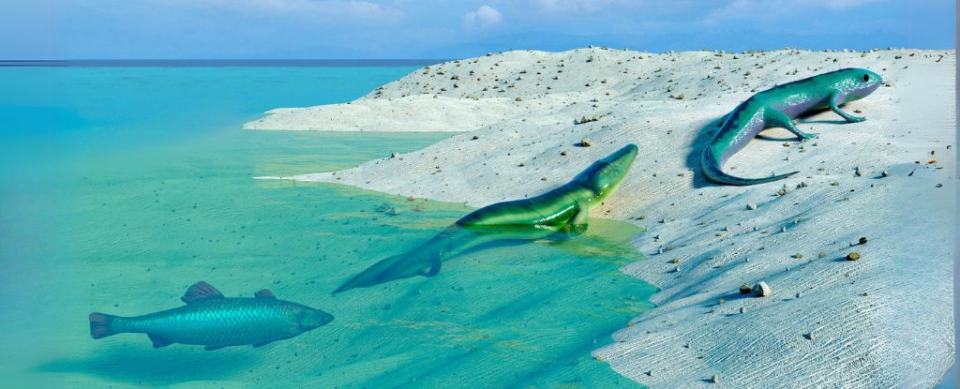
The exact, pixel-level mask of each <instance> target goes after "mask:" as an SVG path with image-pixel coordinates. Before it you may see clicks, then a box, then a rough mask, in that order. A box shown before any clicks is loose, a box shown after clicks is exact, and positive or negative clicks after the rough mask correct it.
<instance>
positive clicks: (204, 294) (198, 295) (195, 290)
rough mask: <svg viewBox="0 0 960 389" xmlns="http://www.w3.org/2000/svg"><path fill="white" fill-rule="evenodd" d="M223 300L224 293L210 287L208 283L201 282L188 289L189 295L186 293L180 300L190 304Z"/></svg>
mask: <svg viewBox="0 0 960 389" xmlns="http://www.w3.org/2000/svg"><path fill="white" fill-rule="evenodd" d="M222 298H223V293H220V291H219V290H217V288H214V287H213V286H210V284H208V283H206V282H203V281H200V282H198V283H196V284H193V286H191V287H190V288H189V289H187V293H185V294H184V295H183V297H181V298H180V300H183V302H185V303H187V304H190V303H194V302H196V301H200V300H206V299H222Z"/></svg>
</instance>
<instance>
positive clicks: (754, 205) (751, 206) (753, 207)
mask: <svg viewBox="0 0 960 389" xmlns="http://www.w3.org/2000/svg"><path fill="white" fill-rule="evenodd" d="M747 209H749V210H751V211H753V210H755V209H757V205H756V204H753V203H750V204H747Z"/></svg>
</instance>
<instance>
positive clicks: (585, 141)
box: [580, 138, 593, 147]
mask: <svg viewBox="0 0 960 389" xmlns="http://www.w3.org/2000/svg"><path fill="white" fill-rule="evenodd" d="M592 145H593V142H591V141H590V138H583V139H581V140H580V147H590V146H592Z"/></svg>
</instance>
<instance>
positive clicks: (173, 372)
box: [31, 339, 258, 386]
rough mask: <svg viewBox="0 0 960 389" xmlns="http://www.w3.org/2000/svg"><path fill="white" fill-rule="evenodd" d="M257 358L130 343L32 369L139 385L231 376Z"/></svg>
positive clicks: (234, 352)
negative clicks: (153, 347)
mask: <svg viewBox="0 0 960 389" xmlns="http://www.w3.org/2000/svg"><path fill="white" fill-rule="evenodd" d="M144 340H145V339H144ZM257 360H258V358H257V357H256V356H255V353H253V352H251V351H249V350H241V349H236V350H230V351H226V352H209V351H204V350H203V349H201V348H197V349H186V348H173V349H164V350H154V349H151V348H146V347H141V346H136V345H130V346H116V347H110V348H106V349H103V350H101V351H97V352H96V353H95V354H91V355H89V356H86V357H83V358H66V359H58V360H54V361H50V362H47V363H44V364H41V365H38V366H36V367H34V368H33V369H31V370H32V371H34V372H41V373H79V374H85V375H89V376H94V377H101V378H106V379H110V380H114V381H119V382H125V383H136V384H137V385H149V386H158V385H159V386H167V385H173V384H177V383H182V382H190V381H209V380H217V379H222V378H226V377H230V376H232V375H234V374H236V373H237V372H240V371H242V370H244V369H246V368H248V367H249V366H250V365H252V364H254V363H255V362H256V361H257Z"/></svg>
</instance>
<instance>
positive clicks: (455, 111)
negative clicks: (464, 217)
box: [246, 48, 957, 388]
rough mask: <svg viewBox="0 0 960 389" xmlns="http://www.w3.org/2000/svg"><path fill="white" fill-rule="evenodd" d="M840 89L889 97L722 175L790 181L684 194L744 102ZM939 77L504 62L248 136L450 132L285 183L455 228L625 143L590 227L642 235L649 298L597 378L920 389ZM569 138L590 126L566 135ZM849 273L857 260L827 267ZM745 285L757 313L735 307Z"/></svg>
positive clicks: (930, 349)
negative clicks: (868, 85)
mask: <svg viewBox="0 0 960 389" xmlns="http://www.w3.org/2000/svg"><path fill="white" fill-rule="evenodd" d="M844 67H866V68H869V69H871V70H874V71H876V72H878V73H880V74H881V75H882V76H883V77H884V80H885V81H886V82H887V86H886V87H883V88H880V89H879V90H878V91H877V92H875V93H874V94H873V95H871V96H869V97H868V98H866V99H865V100H862V101H859V102H855V103H852V104H850V105H849V106H848V107H846V109H847V110H848V111H851V112H852V111H854V110H857V111H861V112H862V113H860V114H862V115H865V116H866V117H867V121H865V122H863V123H856V124H845V123H842V122H841V121H840V118H839V117H837V116H836V115H834V114H832V113H829V112H828V113H822V114H818V115H816V116H813V117H811V118H807V119H804V120H803V121H801V124H800V128H801V129H803V130H804V131H807V132H813V133H819V134H820V137H819V138H818V139H814V140H812V141H808V142H805V143H800V142H797V141H796V140H795V138H791V137H790V134H789V133H787V132H786V131H783V130H769V131H767V132H766V133H765V135H767V136H768V138H767V139H757V140H755V141H754V142H752V143H751V144H750V145H749V146H748V147H747V148H746V149H744V150H743V151H741V152H740V154H738V155H737V156H735V157H734V158H733V159H732V160H731V162H730V163H728V165H727V166H728V169H733V170H731V171H732V172H733V173H734V174H737V175H740V176H744V177H760V176H766V175H769V174H771V173H773V172H781V173H782V172H787V171H793V170H800V172H801V174H798V175H797V176H795V177H793V178H790V179H787V180H784V181H782V182H778V183H771V184H765V185H757V186H752V187H721V186H715V185H710V184H707V183H706V182H705V181H704V179H703V177H702V176H701V174H700V172H699V158H700V155H701V153H702V148H703V147H704V145H705V143H706V142H708V141H709V140H710V139H711V134H712V131H713V128H714V127H715V122H716V120H717V119H718V118H719V117H720V116H722V115H723V114H725V113H726V112H727V111H729V110H731V109H732V108H733V107H735V106H736V105H737V104H738V103H739V102H740V101H742V100H743V99H745V98H747V97H748V96H750V95H751V94H752V92H756V91H760V90H763V89H767V88H769V87H772V86H774V85H776V84H777V83H784V82H789V81H792V80H796V79H800V78H804V77H808V76H811V75H815V74H819V73H823V72H827V71H831V70H836V69H839V68H844ZM955 67H956V57H955V53H954V52H953V51H923V50H882V51H872V52H810V51H797V50H790V49H784V50H779V51H773V52H762V53H738V54H731V53H714V52H705V51H704V52H684V53H667V54H649V53H641V52H634V51H621V50H608V49H603V48H589V49H581V50H573V51H569V52H563V53H544V52H532V51H523V52H520V51H515V52H508V53H502V54H493V55H488V56H484V57H479V58H472V59H466V60H460V61H454V62H448V63H444V64H440V65H436V66H432V67H430V68H425V69H421V70H418V71H415V72H413V73H411V74H410V75H408V76H406V77H404V78H402V79H400V80H398V81H396V82H393V83H390V84H387V85H385V86H383V87H381V88H380V89H378V90H376V91H373V92H371V93H370V94H368V95H367V96H365V97H363V98H361V99H358V100H356V101H353V102H351V103H348V104H337V105H330V106H321V107H312V108H294V109H281V110H275V111H271V112H270V113H269V114H268V115H267V116H266V117H264V118H263V119H261V120H258V121H255V122H251V123H248V124H247V126H246V127H247V128H251V129H284V130H327V131H352V130H363V131H468V133H464V134H459V135H456V136H453V137H452V138H449V139H447V140H444V141H441V142H439V143H437V144H434V145H433V146H430V147H427V148H425V149H423V150H421V151H417V152H414V153H410V154H406V155H401V156H398V157H391V156H384V158H383V159H379V160H374V161H370V162H367V163H365V164H362V165H360V166H358V167H356V168H354V169H349V170H346V171H341V172H335V173H318V174H308V175H303V176H296V177H286V178H289V179H296V180H308V181H325V182H338V183H343V184H348V185H355V186H359V187H363V188H369V189H374V190H379V191H383V192H387V193H392V194H401V195H405V196H417V197H426V198H430V199H435V200H443V201H451V202H466V203H468V204H470V205H473V206H482V205H486V204H490V203H493V202H497V201H502V200H506V199H515V198H522V197H525V196H531V195H536V194H539V193H541V192H543V191H545V190H547V189H549V188H552V187H554V186H556V185H558V184H559V183H562V182H566V181H567V180H568V179H569V178H570V177H572V176H573V175H574V174H575V173H577V172H578V171H580V170H581V169H583V168H584V167H585V166H587V165H589V164H590V163H591V162H592V161H594V160H596V159H598V158H600V157H602V156H604V155H606V154H608V153H610V152H612V151H614V150H616V149H617V148H619V147H621V146H622V145H624V144H625V143H636V144H637V145H638V146H639V147H640V155H639V156H638V158H637V161H636V163H635V165H634V168H633V170H632V172H631V173H630V176H629V177H628V178H627V180H626V182H625V183H624V184H623V186H622V187H621V188H620V190H619V192H618V193H616V194H614V195H613V196H611V198H610V199H608V201H607V202H606V204H605V205H604V206H601V207H600V208H598V209H596V210H594V212H593V215H592V217H604V218H613V219H619V220H627V221H631V222H633V223H635V224H637V225H640V226H643V227H645V228H647V229H648V232H647V233H646V234H643V235H641V236H638V237H636V240H635V242H634V243H635V245H636V247H637V248H638V249H639V250H641V251H642V252H643V253H645V254H647V255H648V257H649V259H648V260H646V261H641V262H637V263H634V264H631V265H629V266H626V267H625V268H623V271H624V272H626V273H628V274H631V275H634V276H637V277H640V278H642V279H644V280H647V281H649V282H651V283H653V284H655V285H658V286H659V287H661V288H662V291H661V292H660V293H658V294H656V295H655V296H654V302H655V303H656V304H658V307H657V308H656V309H654V310H653V311H651V312H649V313H646V314H644V315H643V316H641V317H638V318H636V319H635V320H634V322H633V323H632V325H630V326H627V325H626V324H627V323H624V324H625V328H624V329H623V330H622V331H620V332H618V333H617V334H615V336H614V338H615V339H616V342H615V343H614V344H612V345H610V346H607V347H604V348H602V349H599V350H596V351H595V352H594V355H595V356H596V357H597V358H600V359H602V360H604V361H607V362H608V363H610V365H611V366H612V367H613V368H614V369H615V370H616V371H618V372H620V373H622V374H624V375H626V376H628V377H630V378H632V379H634V380H636V381H638V382H641V383H644V384H647V385H650V386H651V387H655V388H695V387H729V388H775V387H784V386H788V387H810V388H835V387H839V388H860V387H932V386H933V385H934V384H935V383H936V382H937V381H938V380H939V378H940V377H941V376H942V375H943V373H944V372H945V371H946V370H947V368H948V367H949V366H950V364H951V363H952V362H953V350H954V347H955V344H954V335H953V305H952V296H953V286H952V270H953V262H952V258H953V249H954V239H955V236H956V231H955V224H956V214H957V209H956V205H955V204H956V201H955V194H956V185H957V180H956V177H957V172H956V168H955V166H956V165H955V151H956V150H954V148H955V147H956V145H955V144H954V142H955V136H956V131H955V120H956V119H955V115H954V105H955V98H954V90H955V81H954V72H955ZM584 117H586V118H594V117H599V120H597V121H592V122H589V123H586V124H575V121H579V120H577V119H582V118H584ZM583 138H589V139H590V140H592V144H593V145H592V147H579V146H577V145H576V144H578V143H579V142H580V141H581V139H583ZM884 172H887V173H886V174H884ZM778 191H779V192H780V193H779V194H778ZM753 208H755V209H753ZM861 237H865V238H866V239H867V243H866V244H863V245H860V244H859V243H858V241H859V240H860V238H861ZM851 251H857V252H858V253H859V254H861V256H862V257H861V259H860V260H859V261H856V262H853V261H847V260H844V257H845V256H846V255H847V254H848V253H849V252H851ZM677 269H679V271H677ZM758 281H765V282H766V283H767V284H769V285H770V286H771V288H772V289H773V292H774V294H773V295H772V296H770V297H762V298H761V297H751V296H744V295H741V294H739V293H738V291H737V289H738V287H739V286H740V285H741V284H744V283H746V284H751V285H752V284H754V283H756V282H758ZM798 296H799V297H798ZM721 301H723V303H721ZM714 375H717V376H718V378H719V384H713V383H711V382H709V381H710V379H711V377H712V376H714Z"/></svg>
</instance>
